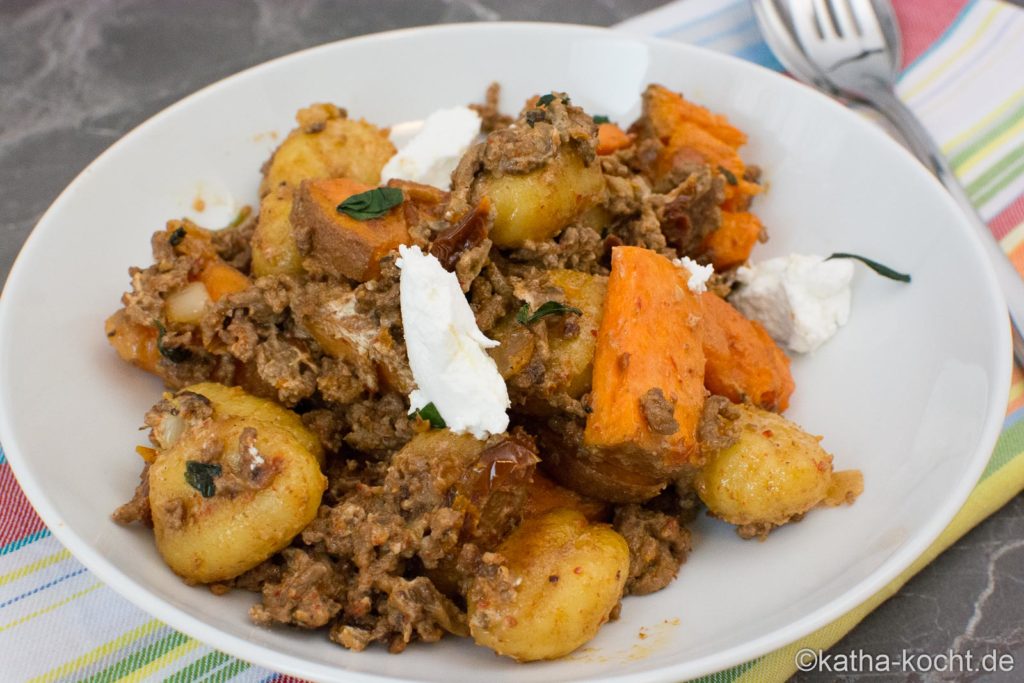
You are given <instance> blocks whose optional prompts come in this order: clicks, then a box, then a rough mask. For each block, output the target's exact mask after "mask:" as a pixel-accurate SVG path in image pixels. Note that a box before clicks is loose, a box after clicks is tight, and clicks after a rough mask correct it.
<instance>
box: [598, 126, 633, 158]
mask: <svg viewBox="0 0 1024 683" xmlns="http://www.w3.org/2000/svg"><path fill="white" fill-rule="evenodd" d="M632 144H633V138H631V137H630V136H629V135H627V134H626V131H624V130H622V129H621V128H619V127H618V126H617V125H615V124H614V123H602V124H600V125H598V127H597V153H598V154H611V153H612V152H616V151H618V150H620V149H625V148H626V147H629V146H630V145H632Z"/></svg>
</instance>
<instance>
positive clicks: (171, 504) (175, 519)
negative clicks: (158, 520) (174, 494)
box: [163, 498, 186, 531]
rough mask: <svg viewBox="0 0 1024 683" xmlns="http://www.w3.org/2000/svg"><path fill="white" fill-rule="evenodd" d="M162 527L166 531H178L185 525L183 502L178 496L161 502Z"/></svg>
mask: <svg viewBox="0 0 1024 683" xmlns="http://www.w3.org/2000/svg"><path fill="white" fill-rule="evenodd" d="M163 513H164V514H163V519H164V528H165V529H166V530H167V531H178V530H179V529H181V527H183V526H184V525H185V514H186V511H185V504H184V503H182V501H181V499H180V498H172V499H170V500H168V501H166V502H164V504H163Z"/></svg>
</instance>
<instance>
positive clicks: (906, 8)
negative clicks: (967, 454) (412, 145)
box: [0, 0, 1024, 683]
mask: <svg viewBox="0 0 1024 683" xmlns="http://www.w3.org/2000/svg"><path fill="white" fill-rule="evenodd" d="M896 4H897V11H898V14H899V18H900V22H901V25H902V28H903V32H904V40H905V50H906V53H907V55H906V56H907V61H908V66H907V71H906V74H905V75H904V77H903V79H902V81H901V83H900V95H901V96H902V97H904V99H905V100H906V101H907V102H908V104H910V106H911V107H913V108H914V110H915V111H916V112H917V113H918V114H919V115H920V116H921V118H922V119H923V120H924V122H925V124H926V125H927V126H928V128H929V129H930V130H931V131H932V133H933V134H934V135H935V137H936V139H938V140H939V141H940V143H941V144H942V148H943V150H944V151H945V153H946V154H947V155H948V156H949V158H950V160H951V161H952V163H953V166H954V167H955V169H956V171H957V173H958V174H959V175H960V177H961V178H962V180H963V181H964V183H965V184H966V186H967V189H968V192H969V193H970V196H971V198H972V199H973V200H974V201H975V203H976V204H977V206H978V208H979V210H980V211H981V213H982V215H983V216H984V217H985V218H986V220H988V221H989V224H990V226H991V228H992V230H993V232H994V233H995V234H996V235H997V236H998V237H999V238H1000V239H1001V240H1002V243H1003V245H1004V247H1005V248H1006V250H1007V252H1008V253H1010V254H1011V256H1012V258H1013V259H1014V262H1015V263H1016V264H1017V266H1018V268H1019V269H1020V270H1021V272H1022V273H1024V70H1022V69H1021V65H1024V11H1021V10H1019V9H1016V8H1013V7H1011V6H1010V5H1007V4H1003V3H1001V2H997V1H995V0H972V2H969V3H967V4H966V5H964V4H963V3H962V2H950V1H948V0H932V1H931V2H928V1H925V0H920V1H918V2H913V1H912V0H903V1H902V2H900V1H899V0H897V3H896ZM621 28H622V29H623V30H626V31H632V32H634V33H635V32H640V33H644V34H650V35H658V36H662V37H667V38H670V39H675V40H681V41H686V42H690V43H694V44H697V45H702V46H705V47H709V48H712V49H716V50H721V51H724V52H729V53H732V54H735V55H738V56H740V57H743V58H744V59H748V60H751V61H754V62H757V63H759V64H762V65H764V66H767V67H769V68H773V69H777V70H781V67H780V66H779V64H778V62H777V61H776V60H775V59H774V58H773V57H772V55H771V53H770V52H769V51H768V48H767V47H766V46H765V45H764V43H763V41H762V40H761V37H760V35H759V34H758V32H757V27H756V25H755V24H754V19H753V16H752V15H751V12H750V8H749V6H748V4H747V2H746V0H724V1H723V0H686V1H685V2H675V3H671V4H670V5H668V6H666V7H664V8H662V9H659V10H656V11H654V12H652V13H650V14H647V15H644V16H641V17H638V18H636V19H632V20H630V21H627V22H625V23H624V24H622V25H621ZM1022 416H1024V376H1022V374H1021V373H1020V371H1019V370H1015V375H1014V381H1013V387H1012V392H1011V396H1010V403H1009V406H1008V410H1007V418H1006V423H1005V430H1004V432H1003V434H1002V436H1001V438H1000V439H999V442H998V444H997V446H996V450H995V452H994V453H993V456H992V460H991V462H990V463H989V465H988V468H987V469H986V470H985V472H984V474H983V475H982V479H981V482H980V483H979V484H978V487H977V488H976V489H975V491H974V493H973V494H972V495H971V497H970V499H969V500H968V502H967V504H966V505H965V506H964V508H963V510H961V511H960V513H959V514H958V515H957V517H956V519H954V521H953V523H952V524H950V526H949V527H948V528H947V529H946V531H945V532H944V533H943V535H942V536H941V538H940V539H939V540H938V541H936V543H935V544H934V545H933V546H932V547H931V548H930V549H929V550H928V552H926V553H925V555H923V556H922V557H921V558H920V559H919V560H918V561H917V562H916V563H915V564H914V566H912V567H911V568H909V569H908V570H907V571H906V572H904V574H903V575H902V576H900V577H899V578H898V579H896V580H895V581H893V582H892V583H891V584H890V585H889V586H887V587H886V588H885V589H884V590H882V591H881V592H880V593H879V594H877V595H875V596H874V597H873V598H871V599H870V600H868V601H867V602H866V603H864V604H863V605H861V606H860V607H858V608H857V609H855V610H854V611H852V612H851V613H849V614H847V615H845V616H844V617H842V618H841V619H839V620H837V621H836V622H834V623H833V624H830V625H829V626H827V627H825V628H823V629H821V630H819V631H818V632H816V633H814V634H812V635H810V636H808V637H807V638H804V639H802V640H801V641H799V642H798V643H794V644H793V645H791V646H789V647H786V648H782V649H781V650H778V651H776V652H773V653H771V654H768V655H766V656H764V657H761V658H759V659H757V660H755V661H753V662H748V663H746V664H744V665H742V666H739V667H736V668H734V669H731V670H728V671H724V672H720V673H718V674H715V675H713V676H708V677H706V678H705V679H703V680H706V681H715V682H718V681H736V680H743V681H746V680H758V681H764V680H783V679H785V678H786V677H788V676H789V675H790V674H792V673H793V672H794V670H795V669H794V664H793V654H794V652H796V650H798V649H799V648H802V647H810V648H813V649H818V648H828V647H829V646H830V645H832V644H833V643H835V642H836V641H837V640H839V638H841V637H842V636H843V635H844V634H845V633H847V632H848V631H849V630H850V629H851V628H853V626H855V625H856V624H857V623H858V622H859V621H860V620H861V619H863V618H864V616H865V615H867V614H868V613H869V612H870V611H871V610H873V609H874V608H875V607H876V606H877V605H878V604H880V603H881V602H882V601H884V600H885V599H886V598H888V597H889V596H891V595H892V594H893V593H895V592H896V591H897V590H899V588H900V586H902V585H903V583H904V582H905V581H906V580H907V579H909V578H910V577H911V576H913V575H914V574H915V573H916V572H917V571H919V570H920V569H921V568H922V567H923V566H924V565H926V564H927V563H928V562H930V561H931V560H932V559H933V558H934V557H935V556H936V555H937V554H938V553H940V552H942V550H944V549H945V548H946V547H948V546H949V545H950V544H952V543H953V542H954V541H956V539H958V538H960V536H962V535H963V534H964V533H966V532H967V531H968V530H969V529H970V528H972V527H973V526H974V525H975V524H977V523H978V522H979V521H981V520H982V519H984V518H985V517H987V516H988V515H990V514H992V513H993V512H994V511H995V510H997V509H998V508H999V507H1001V506H1002V505H1003V504H1004V503H1005V502H1006V501H1008V500H1009V499H1010V498H1012V497H1013V496H1014V495H1015V494H1017V493H1018V492H1019V491H1020V490H1021V489H1022V488H1024V455H1022V454H1024V422H1022V421H1021V419H1020V418H1021V417H1022ZM54 639H56V642H55V640H54ZM0 661H2V667H0V672H2V679H3V681H4V682H5V683H6V682H7V681H39V682H44V681H45V682H49V681H90V682H92V681H97V682H98V681H167V682H173V683H183V682H185V681H203V682H204V683H219V682H221V681H239V682H241V681H253V682H256V681H261V682H270V681H274V682H275V683H277V682H285V681H293V680H294V679H291V678H289V677H287V676H282V675H280V674H275V673H273V672H271V671H267V670H265V669H261V668H259V667H255V666H252V665H250V664H247V663H245V662H242V661H239V660H237V659H234V658H232V657H229V656H227V655H224V654H222V653H220V652H217V651H215V650H213V649H211V648H209V647H206V646H205V645H202V644H200V643H198V642H197V641H195V640H192V639H190V638H188V637H186V636H184V635H182V634H180V633H178V632H176V631H174V630H173V629H171V628H169V627H167V626H165V625H163V624H162V623H160V622H159V621H157V620H155V619H152V618H150V617H149V616H148V615H147V614H145V613H144V612H142V611H141V610H139V609H137V608H136V607H134V606H133V605H131V604H129V603H128V602H126V601H125V600H124V599H123V598H121V597H120V596H119V595H118V594H117V593H115V592H114V591H113V590H111V589H110V588H108V587H107V586H105V585H103V584H102V583H101V582H99V581H98V580H97V579H96V578H95V577H94V576H93V575H91V574H90V573H89V571H88V570H87V569H85V567H83V566H82V565H81V564H79V563H78V562H77V561H76V560H75V559H74V558H72V557H71V555H70V553H68V551H67V550H65V549H64V548H63V547H61V545H60V544H59V543H57V541H56V540H55V539H54V538H52V537H51V535H50V532H49V531H48V530H47V529H46V528H45V527H44V526H43V524H42V522H41V521H40V520H39V518H38V517H37V516H36V515H35V514H34V512H33V511H32V508H31V507H30V506H29V504H28V502H27V501H26V500H25V498H24V496H23V495H22V494H21V491H20V490H19V489H18V486H17V484H16V483H15V481H14V479H13V476H12V475H11V471H10V468H9V466H8V465H7V463H6V460H5V459H4V457H3V453H2V451H0Z"/></svg>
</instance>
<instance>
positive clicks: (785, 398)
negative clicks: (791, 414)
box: [701, 292, 795, 412]
mask: <svg viewBox="0 0 1024 683" xmlns="http://www.w3.org/2000/svg"><path fill="white" fill-rule="evenodd" d="M701 305H702V306H703V310H704V343H703V347H704V357H705V358H706V360H707V364H706V365H705V366H704V386H706V387H707V388H708V391H710V392H711V393H712V394H717V395H719V396H725V397H726V398H728V399H730V400H731V401H733V402H735V403H744V402H750V403H753V404H754V405H756V406H758V407H759V408H764V409H765V410H772V411H775V412H782V411H783V410H785V409H786V408H787V407H788V406H789V397H790V395H791V394H792V393H793V389H794V388H795V385H794V383H793V376H792V375H791V374H790V372H789V358H788V357H787V356H786V354H785V353H783V352H782V349H780V348H779V347H778V345H777V344H776V343H775V342H774V341H773V340H772V338H771V337H769V336H768V332H766V331H765V329H764V328H763V327H762V326H761V325H760V324H759V323H757V322H756V321H753V320H748V319H747V318H745V317H743V314H741V313H740V312H739V311H737V310H736V309H735V308H733V307H732V305H730V304H729V303H728V302H727V301H725V300H724V299H721V298H719V297H718V296H716V295H715V294H712V293H711V292H704V293H703V294H701Z"/></svg>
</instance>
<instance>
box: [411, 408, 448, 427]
mask: <svg viewBox="0 0 1024 683" xmlns="http://www.w3.org/2000/svg"><path fill="white" fill-rule="evenodd" d="M413 415H415V416H416V417H418V418H420V419H421V420H426V421H427V422H429V423H430V427H431V428H432V429H444V428H445V427H447V426H448V425H447V424H446V423H445V421H444V418H443V417H441V413H440V412H438V410H437V406H435V405H434V404H433V402H431V403H428V404H427V405H425V406H423V407H422V408H420V409H419V410H417V411H416V412H415V413H413Z"/></svg>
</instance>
